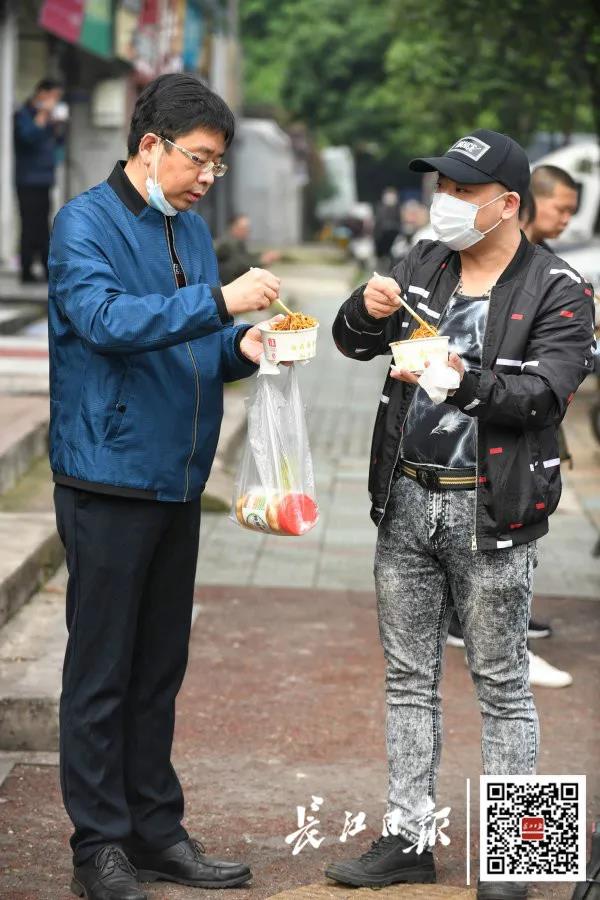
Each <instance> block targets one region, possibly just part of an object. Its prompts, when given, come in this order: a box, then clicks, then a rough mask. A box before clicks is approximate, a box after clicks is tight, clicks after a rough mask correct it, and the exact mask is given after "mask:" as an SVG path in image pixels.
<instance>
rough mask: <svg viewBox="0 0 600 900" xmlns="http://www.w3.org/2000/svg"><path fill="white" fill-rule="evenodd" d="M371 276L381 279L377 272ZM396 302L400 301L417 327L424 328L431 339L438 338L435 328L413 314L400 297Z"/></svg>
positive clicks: (416, 314)
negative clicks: (414, 320) (431, 336)
mask: <svg viewBox="0 0 600 900" xmlns="http://www.w3.org/2000/svg"><path fill="white" fill-rule="evenodd" d="M373 275H375V277H376V278H381V277H382V276H381V275H380V274H379V272H373ZM398 300H399V301H400V303H401V304H402V306H403V307H404V309H405V310H407V312H409V313H410V314H411V316H412V317H413V319H416V320H417V322H418V323H419V325H422V326H423V328H426V329H427V331H428V332H429V333H430V334H431V335H433V337H437V336H438V333H437V331H436V330H435V328H434V327H433V325H430V324H429V322H426V321H425V319H422V318H421V316H420V315H419V313H417V312H415V311H414V309H413V308H412V307H410V306H409V305H408V303H407V302H406V300H403V299H402V297H401V296H400V295H398Z"/></svg>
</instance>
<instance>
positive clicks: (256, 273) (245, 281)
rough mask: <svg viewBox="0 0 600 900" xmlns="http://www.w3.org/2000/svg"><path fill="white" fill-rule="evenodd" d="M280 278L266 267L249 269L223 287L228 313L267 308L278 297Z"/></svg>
mask: <svg viewBox="0 0 600 900" xmlns="http://www.w3.org/2000/svg"><path fill="white" fill-rule="evenodd" d="M280 285H281V279H279V278H277V277H276V276H275V275H273V274H272V273H271V272H267V270H266V269H250V270H249V271H248V272H244V274H243V275H240V277H239V278H236V279H235V281H232V282H231V283H230V284H226V285H225V286H224V287H223V297H224V299H225V306H226V307H227V309H228V311H229V313H230V315H232V316H236V315H238V313H244V312H253V311H254V310H257V309H267V307H269V306H270V305H271V303H272V302H273V301H274V300H277V298H278V297H279V287H280Z"/></svg>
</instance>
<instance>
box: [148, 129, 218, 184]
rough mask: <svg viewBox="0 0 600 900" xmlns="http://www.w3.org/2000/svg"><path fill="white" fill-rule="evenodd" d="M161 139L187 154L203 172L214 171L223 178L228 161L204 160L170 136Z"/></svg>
mask: <svg viewBox="0 0 600 900" xmlns="http://www.w3.org/2000/svg"><path fill="white" fill-rule="evenodd" d="M161 141H164V142H165V144H170V145H171V147H175V149H176V150H179V152H180V153H183V155H184V156H187V158H188V159H191V161H192V162H193V163H194V165H196V166H198V168H199V169H200V171H201V172H203V173H205V174H208V173H209V172H212V174H213V175H214V176H215V178H222V177H223V175H224V174H225V172H226V171H227V169H228V168H229V166H228V165H227V164H226V163H222V162H217V163H216V162H213V161H212V159H209V160H204V159H200V157H199V156H196V154H195V153H192V151H191V150H187V149H186V148H185V147H180V146H179V144H175V143H173V141H170V140H169V139H168V138H164V137H161Z"/></svg>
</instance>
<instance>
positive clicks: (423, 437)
mask: <svg viewBox="0 0 600 900" xmlns="http://www.w3.org/2000/svg"><path fill="white" fill-rule="evenodd" d="M488 306H489V297H465V296H464V295H463V294H456V295H455V296H454V297H452V298H451V299H450V300H449V302H448V305H447V307H446V310H445V312H444V314H443V316H442V319H441V320H440V325H439V327H438V331H439V333H440V334H447V335H448V337H449V338H450V340H449V348H450V352H452V351H454V352H455V353H458V354H459V356H461V357H462V360H463V362H464V364H465V368H466V369H467V371H471V372H477V371H481V354H482V349H483V336H484V333H485V325H486V322H487V314H488ZM400 455H401V458H402V459H403V460H404V461H405V462H411V463H416V464H417V465H419V466H438V467H442V468H445V469H465V468H470V467H474V466H475V462H476V459H475V457H476V447H475V423H474V421H473V419H472V418H471V417H470V416H467V415H466V414H465V413H463V412H461V411H460V410H459V409H456V408H455V407H453V406H449V405H448V404H446V403H440V404H439V405H438V406H436V405H435V404H434V403H432V401H431V400H430V399H429V396H428V394H427V392H426V391H424V390H423V388H422V387H419V386H417V389H416V391H415V393H414V395H413V399H412V403H411V405H410V408H409V410H408V415H407V417H406V420H405V422H404V429H403V431H402V443H401V452H400Z"/></svg>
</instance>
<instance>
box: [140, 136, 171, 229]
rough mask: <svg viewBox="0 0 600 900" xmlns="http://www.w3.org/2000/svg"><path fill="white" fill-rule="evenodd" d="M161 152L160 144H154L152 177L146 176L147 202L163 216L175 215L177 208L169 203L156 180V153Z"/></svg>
mask: <svg viewBox="0 0 600 900" xmlns="http://www.w3.org/2000/svg"><path fill="white" fill-rule="evenodd" d="M161 152H162V144H156V152H155V154H154V178H151V177H150V175H148V177H147V178H146V190H147V191H148V204H149V205H150V206H152V207H154V209H157V210H158V211H159V212H161V213H162V214H163V215H164V216H176V215H177V212H178V210H176V209H175V207H174V206H172V205H171V204H170V203H169V201H168V200H167V198H166V197H165V195H164V193H163V189H162V186H161V184H160V182H159V180H158V155H159V153H161Z"/></svg>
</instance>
